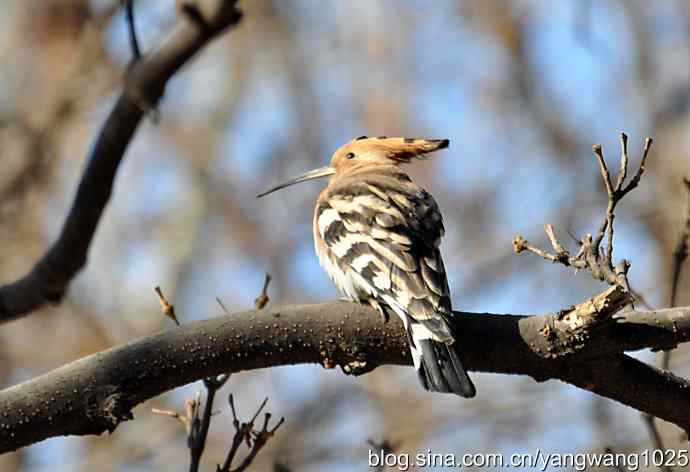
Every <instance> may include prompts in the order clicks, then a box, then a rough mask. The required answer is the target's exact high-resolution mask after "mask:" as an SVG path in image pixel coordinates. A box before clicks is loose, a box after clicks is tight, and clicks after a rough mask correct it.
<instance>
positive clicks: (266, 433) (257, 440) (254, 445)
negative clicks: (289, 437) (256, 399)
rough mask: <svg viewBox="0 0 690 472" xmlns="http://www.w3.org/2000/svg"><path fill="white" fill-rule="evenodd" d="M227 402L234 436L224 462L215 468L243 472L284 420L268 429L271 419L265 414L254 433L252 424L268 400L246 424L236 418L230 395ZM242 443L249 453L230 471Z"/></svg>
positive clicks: (266, 399)
mask: <svg viewBox="0 0 690 472" xmlns="http://www.w3.org/2000/svg"><path fill="white" fill-rule="evenodd" d="M228 401H229V403H230V409H231V411H232V425H233V427H234V428H235V435H234V436H233V438H232V443H231V445H230V450H229V451H228V455H227V457H226V458H225V462H223V465H222V466H220V465H219V466H218V467H217V468H216V470H217V472H241V471H243V470H246V469H247V467H249V466H250V465H251V463H252V462H253V461H254V459H255V458H256V455H257V454H258V453H259V451H261V449H262V448H263V447H264V446H265V445H266V443H267V442H268V440H269V439H270V438H272V437H273V435H274V434H275V432H276V431H277V430H278V428H280V427H281V426H282V424H283V423H284V422H285V418H281V419H280V421H278V423H277V424H276V425H275V426H274V427H273V428H271V429H269V428H268V423H269V421H270V419H271V414H270V413H266V415H265V416H264V424H263V426H262V427H261V429H260V430H259V431H254V422H255V421H256V418H257V417H258V416H259V414H261V411H262V410H263V409H264V407H265V406H266V403H267V402H268V398H265V399H264V401H263V402H261V405H259V408H258V409H257V410H256V413H254V416H253V417H252V419H250V420H249V421H248V422H247V423H240V420H239V419H238V418H237V411H236V410H235V402H234V399H233V396H232V395H230V396H229V398H228ZM243 442H244V443H246V444H247V447H248V448H250V449H249V453H248V454H247V456H246V457H245V458H244V460H243V461H242V462H241V463H240V465H239V466H237V467H236V468H234V469H230V467H231V466H232V461H233V460H234V459H235V456H236V455H237V451H238V450H239V448H240V446H241V445H242V443H243Z"/></svg>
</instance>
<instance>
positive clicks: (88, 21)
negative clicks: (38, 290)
mask: <svg viewBox="0 0 690 472" xmlns="http://www.w3.org/2000/svg"><path fill="white" fill-rule="evenodd" d="M119 3H120V2H119V1H117V0H90V1H89V0H42V1H39V0H31V1H20V0H9V1H5V2H2V3H0V62H1V63H2V67H1V68H0V164H1V167H0V169H1V172H0V241H1V243H2V244H0V281H2V282H7V281H10V280H13V279H15V278H17V277H19V276H21V275H23V274H24V273H25V272H26V271H27V270H28V269H29V268H30V267H31V266H32V264H33V263H34V261H35V260H36V259H37V258H38V257H40V255H41V254H42V253H43V252H44V250H45V248H46V247H47V246H48V245H49V244H50V243H51V242H52V241H53V240H54V238H55V237H56V235H57V234H58V231H59V228H60V225H61V224H62V221H63V218H64V215H65V214H66V210H67V208H68V206H69V204H70V202H71V199H72V197H73V193H74V189H75V186H76V183H77V181H78V179H79V175H80V172H81V169H82V167H83V165H84V158H85V155H86V154H87V152H88V150H89V147H90V146H91V145H92V143H93V140H94V136H95V133H96V132H97V130H98V128H99V127H100V125H101V123H102V121H103V119H104V117H105V116H106V113H107V112H108V110H109V109H110V107H111V105H112V103H113V100H114V98H115V97H116V95H117V93H118V92H119V90H120V89H121V86H122V77H123V71H124V70H125V68H126V66H127V63H128V61H129V60H130V57H131V52H130V48H129V44H128V41H127V30H126V23H125V19H124V14H123V11H122V10H121V9H120V8H119ZM174 3H175V2H174V1H173V0H156V1H146V2H143V1H139V2H136V21H137V28H138V31H139V36H140V41H141V42H142V47H143V48H144V50H150V49H151V48H153V47H155V46H156V45H157V44H159V43H160V41H161V40H162V39H163V38H164V37H165V35H166V33H168V32H169V31H170V29H171V27H172V26H173V24H174V22H175V5H174ZM240 5H241V6H242V9H243V10H244V12H245V17H244V19H243V21H242V23H241V24H240V26H239V27H238V28H237V29H235V30H232V31H231V32H229V33H228V34H225V35H224V36H222V37H221V38H220V39H218V40H217V41H216V42H214V43H213V44H212V45H211V46H210V47H209V48H207V49H206V50H204V51H203V53H202V54H201V55H200V56H199V57H198V58H197V60H195V61H194V62H193V63H192V64H190V65H189V66H188V67H187V68H186V69H185V70H183V71H182V72H181V73H179V74H178V75H177V76H176V77H175V78H174V79H173V80H172V82H171V83H170V84H169V86H168V88H167V93H166V95H165V98H164V100H163V102H162V105H161V107H160V113H161V119H160V123H159V124H158V125H155V124H153V123H152V122H151V121H150V120H148V121H147V122H146V123H145V124H144V125H143V126H142V127H141V128H140V130H139V132H138V134H137V136H136V138H135V139H134V141H133V142H132V144H131V146H130V148H129V151H128V154H127V157H126V159H125V161H124V163H123V165H122V166H121V168H120V171H119V174H118V178H117V182H116V186H115V192H114V196H113V200H112V202H111V204H110V206H109V208H108V209H107V211H106V213H105V216H104V218H103V221H102V223H101V225H100V227H99V230H98V232H97V234H96V238H95V242H94V244H93V246H92V248H91V252H90V260H89V264H88V267H87V268H86V270H84V271H83V272H82V273H81V274H80V275H79V277H78V278H77V279H76V281H75V283H74V284H73V285H72V287H71V290H70V291H69V296H68V297H67V298H66V300H65V301H64V303H63V304H62V305H60V306H58V307H48V308H45V309H43V310H42V311H41V312H39V313H35V314H33V315H31V316H29V317H26V318H24V319H21V320H18V321H15V322H13V323H10V324H5V325H2V326H0V384H1V385H2V386H3V387H4V386H9V385H13V384H15V383H17V382H20V381H23V380H26V379H29V378H32V377H34V376H37V375H39V374H41V373H44V372H47V371H48V370H50V369H53V368H55V367H58V366H60V365H62V364H64V363H66V362H69V361H71V360H74V359H77V358H80V357H82V356H85V355H88V354H90V353H93V352H96V351H99V350H102V349H105V348H108V347H110V346H115V345H118V344H121V343H124V342H126V341H129V340H132V339H134V338H137V337H141V336H146V335H150V334H152V333H155V332H158V331H160V330H168V329H173V326H172V324H171V322H170V321H169V320H167V319H165V318H164V317H163V316H161V314H160V308H159V306H158V302H157V299H156V297H155V295H154V293H153V287H154V286H156V285H160V286H161V287H162V288H163V290H164V292H165V293H166V296H167V297H168V298H169V299H170V301H171V302H173V303H174V304H175V306H176V310H177V313H178V318H180V320H181V322H182V323H186V322H190V321H193V320H197V319H202V318H209V317H214V316H220V315H221V314H222V311H221V309H220V308H219V306H218V304H217V302H216V300H215V298H216V297H219V298H220V299H221V300H222V301H223V303H224V304H225V305H226V306H227V307H228V308H229V309H230V310H238V309H245V308H248V307H251V306H252V305H253V300H254V298H255V297H256V296H257V295H258V293H259V292H260V290H261V286H262V284H263V278H264V273H267V272H268V273H270V274H271V275H272V276H273V282H272V283H271V285H270V288H269V295H270V296H271V303H274V304H289V303H312V302H319V301H326V300H331V299H334V298H336V297H337V296H338V295H337V294H336V291H335V289H334V287H333V286H332V285H331V283H330V282H329V281H328V279H327V278H326V276H325V275H324V274H323V273H322V271H321V270H320V268H319V266H318V262H317V258H316V256H315V255H314V252H313V249H312V238H311V218H312V205H313V201H314V199H315V198H316V195H317V192H318V190H319V188H320V187H321V186H322V185H324V184H325V182H319V183H313V184H304V185H301V186H298V187H293V188H291V189H290V190H288V191H283V192H282V193H280V194H275V195H272V196H271V197H268V198H265V199H262V200H257V199H256V198H255V197H254V196H255V195H256V194H257V193H258V192H259V191H261V190H263V189H265V188H267V187H268V186H270V185H273V184H275V183H278V182H280V181H282V180H284V179H285V178H287V177H290V176H292V175H294V174H297V173H300V172H302V171H305V170H308V169H311V168H313V167H316V166H320V165H324V164H325V163H326V162H327V160H328V159H329V157H330V155H331V153H332V152H333V151H334V150H335V149H336V148H337V147H338V146H339V145H340V144H342V143H343V142H345V141H347V140H350V139H352V138H354V137H356V136H359V135H363V134H366V135H373V136H376V135H388V136H407V137H430V138H449V139H450V141H451V147H450V149H449V150H448V151H444V152H442V153H439V154H437V155H436V156H435V157H434V158H433V159H431V160H429V161H427V162H424V163H420V164H417V165H415V166H413V167H412V168H411V169H410V173H411V174H412V175H413V176H414V178H415V179H417V180H418V181H419V182H420V183H421V184H423V186H425V187H426V188H428V189H429V190H430V191H431V192H432V193H433V194H434V196H435V197H436V199H437V201H438V203H439V205H440V207H441V209H442V212H443V214H444V216H445V223H446V234H447V236H446V238H445V240H444V243H443V253H444V257H445V261H446V267H447V270H448V276H449V281H450V286H451V290H452V298H453V303H454V306H455V307H456V308H457V309H462V310H466V311H481V312H484V311H486V312H497V313H543V312H548V311H553V310H558V309H560V308H563V307H566V306H569V305H571V304H573V303H577V302H580V301H582V300H583V299H585V298H586V297H588V296H590V295H592V294H594V293H596V292H597V291H600V290H601V289H602V288H603V287H601V286H599V285H598V284H597V283H595V282H594V281H592V280H590V279H589V278H588V276H587V275H586V274H574V273H573V272H572V271H570V270H567V269H565V268H563V267H561V266H556V265H553V264H550V263H546V262H545V261H543V260H541V259H538V258H537V257H536V256H532V255H527V254H523V255H520V256H517V255H515V254H514V253H513V252H512V249H511V240H512V238H513V237H514V236H515V235H516V234H517V233H520V234H522V235H524V236H525V237H526V238H527V239H529V240H530V241H532V242H534V243H538V244H540V245H545V243H546V241H545V236H544V234H543V230H542V225H543V224H544V223H552V224H554V225H555V227H556V228H557V231H558V233H559V236H560V237H561V238H562V241H564V242H568V243H569V245H570V247H571V248H572V247H574V243H573V240H572V239H571V237H570V236H569V235H568V233H572V234H574V235H578V236H580V235H582V234H583V233H585V232H594V230H595V229H596V227H597V225H598V222H599V220H600V217H601V215H602V212H603V211H604V205H605V202H606V200H605V194H604V192H603V186H602V183H601V180H600V176H599V171H598V168H597V166H596V162H595V160H594V157H593V155H592V153H591V145H592V144H594V143H601V144H602V145H603V146H604V152H605V155H606V157H607V160H608V162H609V164H610V167H611V168H612V169H617V158H618V154H619V148H618V134H619V133H620V132H621V131H625V132H626V133H627V134H628V135H629V137H630V143H629V147H630V151H631V152H630V153H631V159H632V165H633V166H636V165H637V163H638V162H639V157H640V150H641V148H642V143H643V140H644V137H645V136H647V135H649V136H653V137H654V138H655V144H654V147H653V151H652V154H651V157H650V159H649V161H648V162H649V164H648V167H647V172H646V174H645V177H644V178H643V180H642V184H641V185H640V187H639V188H638V189H637V190H635V191H634V192H633V193H631V194H630V195H629V196H628V197H626V199H625V200H624V201H623V203H622V204H621V205H620V207H619V211H618V213H617V219H616V224H617V232H616V238H617V239H616V244H615V250H616V252H615V255H616V256H617V257H618V258H620V257H625V258H628V259H629V260H630V261H631V262H632V268H631V271H630V280H631V284H632V286H633V288H634V289H635V290H637V291H638V292H640V293H641V294H642V295H644V297H645V298H646V299H647V301H648V302H649V304H650V305H652V306H655V307H662V306H667V305H668V303H669V302H668V300H669V291H670V274H671V269H672V252H673V250H674V247H675V244H676V241H677V238H678V234H679V231H680V227H681V223H682V221H681V220H682V207H683V203H684V193H683V189H682V184H681V176H682V175H686V174H688V172H690V120H689V115H688V108H689V103H690V60H689V58H690V2H689V1H688V0H659V1H656V2H646V1H643V0H638V1H632V0H631V1H623V0H621V1H616V0H605V1H596V2H595V1H586V0H569V1H568V0H562V1H558V2H545V1H536V0H535V1H529V0H527V1H518V0H515V1H486V0H476V1H442V0H434V1H431V0H426V1H402V0H400V1H394V0H389V1H376V2H373V1H365V0H356V1H350V2H340V1H335V0H329V1H326V2H318V3H317V2H313V1H309V0H302V1H297V0H294V1H293V0H289V1H288V0H285V1H280V0H274V1H268V0H267V1H252V2H249V1H244V2H241V3H240ZM635 168H636V167H635ZM688 270H689V271H690V269H688ZM689 289H690V276H688V275H687V274H686V277H685V278H684V279H683V280H682V281H681V289H680V296H679V300H678V303H679V304H685V305H687V304H690V296H689V295H688V294H689V293H690V290H689ZM37 346H40V349H37V348H36V347H37ZM636 355H638V356H639V357H641V358H643V359H645V360H647V361H649V362H654V363H657V362H658V361H659V360H658V356H659V355H658V354H654V353H649V352H643V353H638V354H636ZM671 368H672V369H673V371H674V372H676V373H677V374H679V375H685V376H688V375H690V349H688V346H687V345H685V346H683V347H682V348H680V349H678V350H677V351H676V353H675V354H674V356H673V359H672V362H671ZM473 377H474V379H475V383H476V384H477V387H478V391H479V394H478V396H477V398H476V399H473V400H471V401H461V400H459V399H457V398H449V397H447V396H441V395H429V394H426V393H424V392H423V391H422V390H421V389H420V388H419V386H418V384H417V379H416V377H415V374H414V372H413V370H412V369H409V368H400V367H398V368H396V367H383V368H379V369H377V370H376V371H375V372H373V373H371V374H368V375H365V376H363V377H360V378H357V379H354V378H351V377H347V376H345V375H343V374H342V373H341V372H340V371H339V370H332V371H326V370H323V369H322V368H321V367H319V366H294V367H285V368H276V369H270V370H264V371H254V372H247V373H241V374H236V375H233V377H232V378H231V380H230V381H229V383H228V384H227V385H226V386H225V387H224V388H223V390H222V391H221V395H219V397H218V398H219V401H218V402H217V404H216V410H217V411H218V414H217V415H216V416H215V417H214V420H213V423H212V427H211V428H212V429H211V434H210V437H209V446H208V449H207V452H206V454H205V456H204V457H205V462H204V463H203V467H204V470H215V463H216V462H222V460H223V457H224V456H225V453H226V451H227V449H228V446H229V443H230V439H231V437H232V426H231V416H230V413H229V408H228V406H227V403H226V402H225V400H224V398H225V397H226V395H227V393H229V392H234V394H235V396H236V400H237V402H238V404H239V410H240V412H241V414H243V415H245V416H246V415H249V414H250V413H252V412H253V411H254V409H255V408H256V406H258V404H259V403H260V401H261V400H262V399H263V397H265V396H268V397H269V398H270V401H269V405H268V410H269V411H271V412H273V413H274V414H275V415H278V416H284V417H285V418H286V421H287V422H286V425H285V426H284V427H283V428H282V429H281V430H279V434H278V435H277V437H275V438H274V439H273V440H272V441H271V442H270V443H269V445H268V447H267V448H266V449H265V450H264V451H263V452H262V453H261V454H260V455H259V458H258V460H257V463H256V468H255V470H271V469H272V467H273V465H274V464H275V463H276V462H278V463H281V464H285V465H286V466H288V467H289V468H290V469H291V470H299V471H324V470H328V471H331V470H332V471H350V470H366V466H367V451H368V449H369V448H370V446H369V445H368V444H367V442H366V441H367V440H368V439H372V440H374V441H381V440H382V439H387V440H389V441H390V442H392V443H393V445H394V446H396V452H408V453H416V452H417V451H426V449H427V448H431V449H432V450H433V451H434V452H441V453H455V454H464V453H472V454H475V453H495V452H503V453H506V454H510V453H514V452H517V453H530V452H534V451H535V450H536V449H537V448H540V449H541V450H542V451H544V452H570V453H576V452H588V451H602V450H603V449H604V448H605V447H610V448H612V449H613V450H615V451H617V452H630V451H638V450H641V449H645V448H650V447H651V444H650V438H649V434H648V432H647V430H646V427H645V424H644V422H643V421H642V419H641V417H640V414H639V413H638V412H635V411H633V410H631V409H628V408H625V407H623V406H621V405H618V404H615V403H613V402H611V401H608V400H603V399H600V398H597V397H596V396H593V395H591V394H589V393H587V392H584V391H581V390H578V389H576V388H574V387H572V386H569V385H565V384H562V383H558V382H555V381H550V382H546V383H542V384H537V383H535V382H534V381H533V380H532V379H530V378H524V377H513V376H506V375H489V374H474V376H473ZM631 387H632V386H631ZM200 389H202V386H201V383H197V384H194V385H189V386H187V387H184V388H180V389H178V390H176V391H173V392H169V393H168V394H166V395H163V396H161V397H159V398H156V399H154V400H151V401H150V402H147V403H145V404H143V405H141V406H139V407H138V408H137V409H136V410H135V412H134V413H135V416H136V420H135V421H131V422H128V423H126V424H123V425H121V426H120V427H119V428H118V429H117V432H116V433H115V434H113V435H111V436H103V437H88V438H58V439H52V440H48V441H45V442H42V443H40V444H38V445H35V446H33V447H29V448H25V449H23V450H22V451H20V452H19V453H16V454H10V455H6V456H4V457H0V470H3V471H12V470H27V471H48V470H50V471H62V470H65V471H87V470H89V471H90V470H118V471H138V470H142V471H144V470H186V467H187V463H188V454H187V450H186V447H185V433H184V431H183V428H182V427H181V425H180V424H179V423H178V422H176V421H175V420H173V419H171V418H167V417H163V416H156V415H153V414H152V413H151V408H152V407H158V408H167V409H175V410H179V411H182V410H183V407H184V400H185V399H186V398H189V397H191V396H193V395H194V394H195V392H196V391H198V390H200ZM661 432H662V434H663V435H664V438H665V440H666V442H667V445H668V446H674V445H676V446H677V445H678V444H679V441H682V440H683V438H682V437H681V431H680V430H678V429H677V428H675V427H672V426H669V425H664V424H662V425H661ZM684 444H685V447H686V448H687V443H684Z"/></svg>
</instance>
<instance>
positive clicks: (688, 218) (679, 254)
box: [642, 176, 690, 471]
mask: <svg viewBox="0 0 690 472" xmlns="http://www.w3.org/2000/svg"><path fill="white" fill-rule="evenodd" d="M683 183H684V184H685V194H686V197H685V198H686V201H685V209H684V213H685V217H684V220H685V221H684V225H683V229H682V230H681V233H680V237H679V238H678V244H677V245H676V250H675V251H674V252H673V275H672V279H671V297H670V298H671V299H670V302H669V305H670V307H671V308H673V307H675V306H676V301H677V300H676V297H677V295H678V284H679V282H680V275H681V273H682V271H683V264H684V263H685V261H686V260H687V258H688V240H689V239H690V176H688V177H685V178H684V179H683ZM671 353H672V351H671V350H666V351H664V352H663V353H662V357H661V368H662V369H663V370H668V369H669V367H670V366H671ZM642 416H643V418H644V420H645V422H646V424H647V429H648V430H649V434H650V436H651V438H652V443H653V444H654V446H655V447H656V448H657V449H659V450H662V451H666V447H665V446H664V442H663V439H662V438H661V434H660V433H659V430H658V427H657V423H656V418H654V417H653V416H652V415H649V414H645V415H642ZM660 468H661V470H665V471H670V470H671V468H670V467H666V466H662V467H660Z"/></svg>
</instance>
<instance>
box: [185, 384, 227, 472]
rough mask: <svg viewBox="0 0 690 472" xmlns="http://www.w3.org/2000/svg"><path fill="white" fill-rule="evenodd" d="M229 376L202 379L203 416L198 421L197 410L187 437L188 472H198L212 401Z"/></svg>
mask: <svg viewBox="0 0 690 472" xmlns="http://www.w3.org/2000/svg"><path fill="white" fill-rule="evenodd" d="M229 378H230V375H228V374H221V375H219V376H217V377H209V378H206V379H204V387H206V392H207V393H206V405H205V406H204V415H203V417H202V418H201V421H199V414H198V408H197V410H196V412H195V414H194V416H193V417H194V421H193V422H192V429H191V432H190V434H189V436H188V437H187V444H188V446H189V454H190V456H191V460H190V462H189V472H198V470H199V462H200V461H201V456H202V455H203V453H204V448H205V447H206V437H207V436H208V428H209V427H210V426H211V415H212V412H213V400H214V398H215V396H216V392H217V391H218V389H220V388H221V387H222V386H223V385H225V382H227V381H228V379H229Z"/></svg>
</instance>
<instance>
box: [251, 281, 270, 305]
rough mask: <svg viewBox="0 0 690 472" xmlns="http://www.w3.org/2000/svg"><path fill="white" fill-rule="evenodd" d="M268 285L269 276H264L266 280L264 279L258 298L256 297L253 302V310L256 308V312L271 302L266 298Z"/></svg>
mask: <svg viewBox="0 0 690 472" xmlns="http://www.w3.org/2000/svg"><path fill="white" fill-rule="evenodd" d="M270 283H271V275H270V274H266V278H265V279H264V287H263V288H262V289H261V293H260V294H259V296H258V297H256V299H255V300H254V308H256V309H257V310H261V309H262V308H263V307H265V306H266V305H267V304H268V302H269V301H270V300H271V299H270V298H268V284H270Z"/></svg>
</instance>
